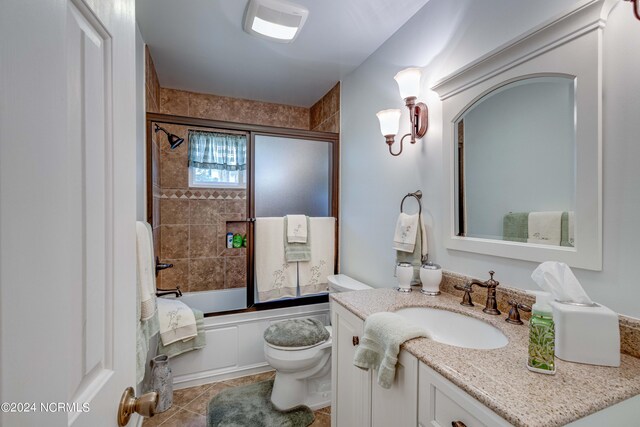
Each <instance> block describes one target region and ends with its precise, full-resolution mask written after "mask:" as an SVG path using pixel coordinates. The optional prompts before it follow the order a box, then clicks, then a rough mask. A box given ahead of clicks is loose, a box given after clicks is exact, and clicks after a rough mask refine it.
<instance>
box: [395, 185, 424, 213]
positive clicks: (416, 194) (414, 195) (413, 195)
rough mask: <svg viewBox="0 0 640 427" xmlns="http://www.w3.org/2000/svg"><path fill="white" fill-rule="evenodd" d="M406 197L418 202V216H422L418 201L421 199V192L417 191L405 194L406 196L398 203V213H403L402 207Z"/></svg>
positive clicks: (420, 204)
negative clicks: (413, 198)
mask: <svg viewBox="0 0 640 427" xmlns="http://www.w3.org/2000/svg"><path fill="white" fill-rule="evenodd" d="M407 197H415V199H416V200H417V201H418V215H421V214H422V202H421V201H420V200H421V199H422V191H420V190H418V191H416V192H414V193H407V195H406V196H404V197H403V198H402V201H401V202H400V213H402V212H404V211H403V206H404V201H405V200H406V199H407Z"/></svg>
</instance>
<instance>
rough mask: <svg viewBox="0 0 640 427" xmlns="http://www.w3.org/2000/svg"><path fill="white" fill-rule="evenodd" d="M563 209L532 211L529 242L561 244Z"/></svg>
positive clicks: (529, 224)
mask: <svg viewBox="0 0 640 427" xmlns="http://www.w3.org/2000/svg"><path fill="white" fill-rule="evenodd" d="M561 219H562V211H554V212H530V213H529V220H528V234H529V237H528V239H527V243H537V244H540V245H555V246H559V245H560V236H561V228H562V227H561V223H562V221H561Z"/></svg>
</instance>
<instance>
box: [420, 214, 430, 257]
mask: <svg viewBox="0 0 640 427" xmlns="http://www.w3.org/2000/svg"><path fill="white" fill-rule="evenodd" d="M420 238H421V239H422V241H421V243H422V247H421V255H422V261H425V260H426V259H427V254H428V253H429V247H428V246H427V227H426V226H425V225H424V216H423V215H422V214H420Z"/></svg>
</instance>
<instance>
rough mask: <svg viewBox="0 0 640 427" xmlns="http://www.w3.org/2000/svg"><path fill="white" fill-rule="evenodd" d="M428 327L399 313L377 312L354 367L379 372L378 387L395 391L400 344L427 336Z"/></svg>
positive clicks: (369, 319)
mask: <svg viewBox="0 0 640 427" xmlns="http://www.w3.org/2000/svg"><path fill="white" fill-rule="evenodd" d="M427 336H428V334H427V331H426V330H425V329H424V328H421V327H418V326H416V325H415V324H414V323H412V322H410V321H409V320H407V319H405V318H404V317H402V316H400V315H398V314H395V313H388V312H383V313H374V314H372V315H370V316H369V317H367V320H365V322H364V335H363V337H362V339H361V340H360V344H359V345H358V347H357V348H356V352H355V354H354V356H353V364H354V365H355V366H357V367H359V368H362V369H365V370H369V369H376V370H377V371H378V384H380V386H382V387H383V388H391V385H392V384H393V380H394V378H395V376H396V364H397V363H398V353H399V352H400V345H401V344H402V343H404V342H405V341H408V340H411V339H413V338H418V337H427Z"/></svg>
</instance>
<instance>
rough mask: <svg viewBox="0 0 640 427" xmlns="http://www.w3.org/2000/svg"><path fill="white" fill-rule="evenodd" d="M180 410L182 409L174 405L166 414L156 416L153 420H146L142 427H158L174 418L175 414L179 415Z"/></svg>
mask: <svg viewBox="0 0 640 427" xmlns="http://www.w3.org/2000/svg"><path fill="white" fill-rule="evenodd" d="M180 409H181V408H180V407H178V406H176V405H173V406H172V407H171V408H169V409H167V410H166V411H164V412H161V413H159V414H155V415H154V416H153V417H151V418H145V420H144V422H143V423H142V427H157V426H159V425H160V424H162V423H163V422H165V421H167V420H168V419H169V418H171V417H172V416H174V415H175V414H177V413H178V412H179V411H180Z"/></svg>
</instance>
